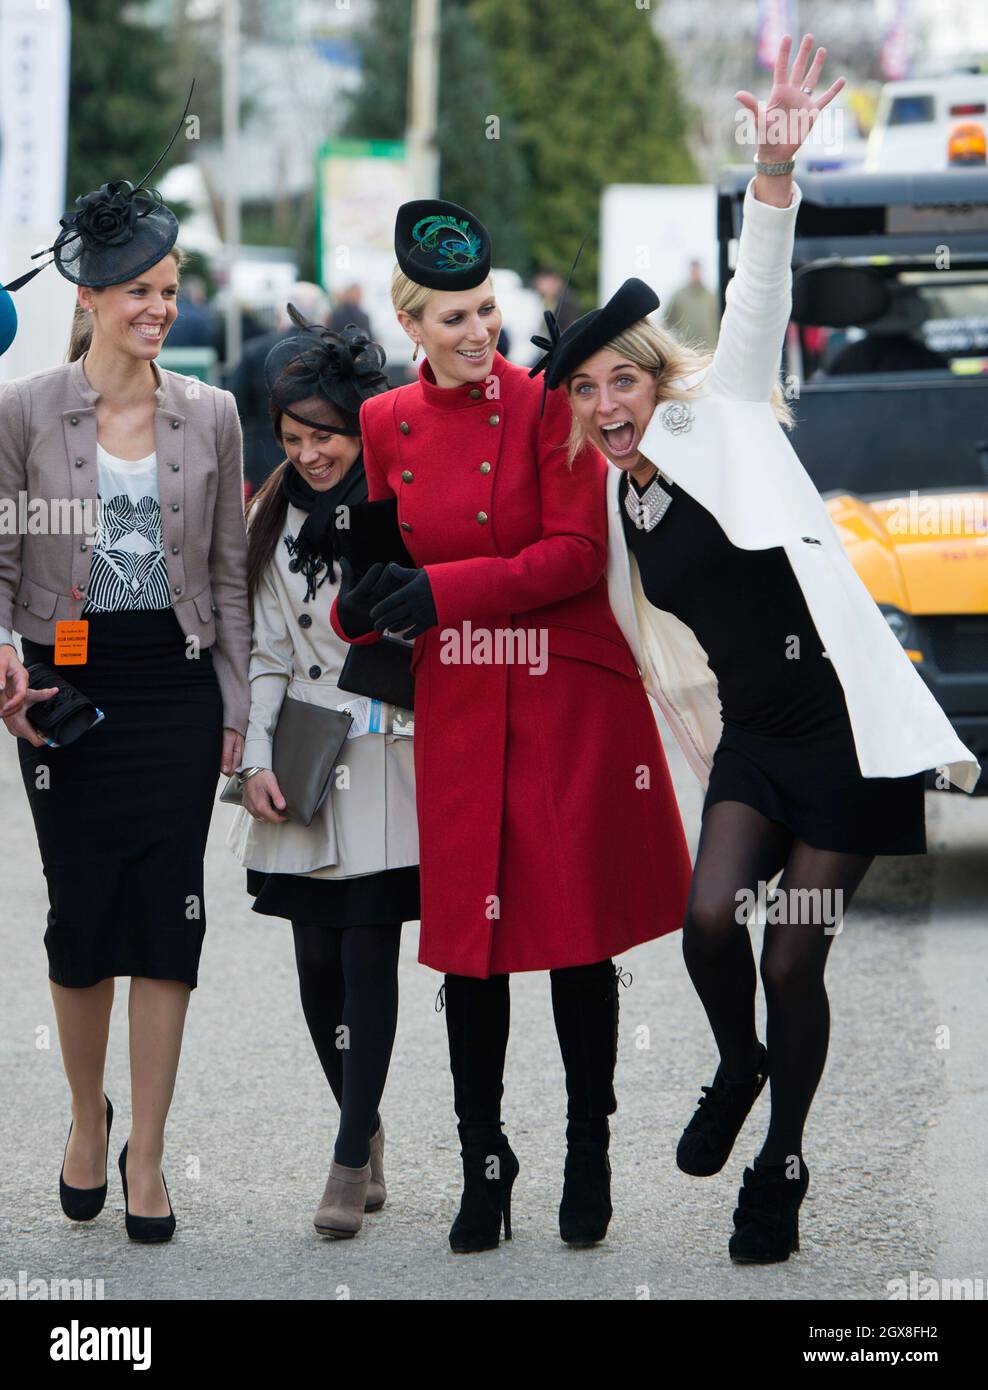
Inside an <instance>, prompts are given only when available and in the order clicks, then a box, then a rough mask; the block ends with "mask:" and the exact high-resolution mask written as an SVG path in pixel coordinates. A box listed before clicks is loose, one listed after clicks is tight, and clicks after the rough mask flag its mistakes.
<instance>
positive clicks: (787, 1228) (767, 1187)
mask: <svg viewBox="0 0 988 1390" xmlns="http://www.w3.org/2000/svg"><path fill="white" fill-rule="evenodd" d="M788 1168H789V1165H788V1164H786V1163H780V1164H777V1165H771V1166H769V1165H765V1164H761V1163H759V1162H758V1160H757V1159H756V1160H755V1165H754V1167H753V1168H746V1169H745V1170H744V1180H743V1182H742V1186H741V1190H740V1191H739V1192H738V1205H737V1208H736V1210H735V1212H734V1234H733V1235H732V1236H731V1239H730V1241H729V1242H728V1246H727V1248H728V1252H729V1254H730V1256H731V1259H732V1260H734V1262H735V1263H736V1264H759V1265H767V1264H778V1263H780V1262H781V1261H783V1260H788V1258H789V1256H790V1255H792V1254H795V1253H796V1252H797V1251H798V1250H799V1208H800V1206H801V1205H802V1202H803V1198H804V1197H805V1196H806V1189H807V1188H808V1187H809V1185H810V1175H809V1171H808V1170H807V1167H806V1164H805V1163H804V1162H803V1160H802V1158H800V1160H799V1176H798V1177H792V1178H790V1177H787V1171H788Z"/></svg>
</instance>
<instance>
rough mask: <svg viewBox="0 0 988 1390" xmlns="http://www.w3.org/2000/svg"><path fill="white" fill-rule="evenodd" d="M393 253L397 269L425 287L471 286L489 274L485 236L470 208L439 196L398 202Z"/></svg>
mask: <svg viewBox="0 0 988 1390" xmlns="http://www.w3.org/2000/svg"><path fill="white" fill-rule="evenodd" d="M395 258H396V259H397V261H398V266H399V268H400V270H401V271H402V273H403V274H405V275H407V277H408V278H409V280H413V281H414V282H415V284H416V285H425V286H426V288H428V289H430V290H472V289H474V288H475V286H477V285H482V284H483V282H484V281H485V280H486V279H487V277H488V275H490V273H491V239H490V236H489V235H488V232H487V228H486V227H485V226H484V224H483V222H481V221H480V219H479V218H477V217H474V215H473V213H472V212H468V211H467V210H466V208H461V207H460V206H459V205H458V204H457V203H449V202H447V201H446V200H445V199H443V198H416V199H414V200H413V201H412V202H410V203H402V205H401V207H400V208H399V209H398V213H397V215H396V217H395Z"/></svg>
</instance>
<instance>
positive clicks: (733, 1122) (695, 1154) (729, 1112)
mask: <svg viewBox="0 0 988 1390" xmlns="http://www.w3.org/2000/svg"><path fill="white" fill-rule="evenodd" d="M759 1047H760V1048H761V1051H760V1054H759V1060H758V1063H757V1065H756V1069H755V1071H754V1072H753V1074H752V1075H751V1076H750V1077H749V1078H748V1079H747V1080H745V1081H727V1080H725V1078H724V1076H723V1074H722V1069H721V1068H720V1067H718V1068H717V1074H716V1075H715V1076H714V1084H713V1085H712V1086H701V1087H700V1090H701V1091H702V1092H703V1094H702V1096H701V1097H700V1104H699V1105H698V1106H697V1109H696V1113H695V1114H694V1116H693V1118H692V1120H690V1122H689V1124H688V1125H687V1126H686V1128H685V1129H684V1130H683V1133H682V1136H681V1137H680V1140H679V1146H678V1147H677V1149H676V1164H677V1166H678V1167H679V1168H681V1169H682V1171H683V1172H684V1173H689V1174H690V1176H691V1177H694V1178H709V1177H712V1176H713V1175H714V1173H719V1172H720V1170H721V1169H722V1168H723V1166H724V1164H725V1163H726V1162H727V1160H728V1158H729V1157H730V1155H731V1150H732V1149H733V1148H734V1144H735V1142H736V1140H737V1137H738V1135H739V1134H740V1133H741V1127H742V1125H743V1124H744V1122H745V1120H746V1119H747V1118H748V1112H749V1111H750V1109H751V1107H752V1106H753V1105H754V1103H755V1101H756V1100H757V1099H758V1097H759V1096H760V1095H761V1092H762V1088H763V1087H764V1085H765V1082H766V1081H767V1080H768V1053H767V1052H766V1050H765V1048H764V1046H763V1045H762V1044H759Z"/></svg>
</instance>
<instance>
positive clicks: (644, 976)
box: [0, 735, 988, 1299]
mask: <svg viewBox="0 0 988 1390" xmlns="http://www.w3.org/2000/svg"><path fill="white" fill-rule="evenodd" d="M670 761H671V763H672V765H673V770H674V775H675V778H676V782H677V787H678V788H679V789H680V791H681V794H682V798H683V805H684V813H685V815H686V817H687V822H688V825H689V826H690V829H691V831H692V832H693V836H694V838H695V830H696V821H697V812H698V807H699V797H698V794H697V789H696V787H695V785H694V784H693V779H692V777H691V774H690V773H689V772H688V771H687V770H686V769H685V767H684V766H683V764H682V763H681V761H680V759H679V756H678V750H676V749H672V750H670ZM99 794H100V792H99V787H98V786H94V788H93V796H94V797H97V796H99ZM0 805H2V806H3V808H4V815H3V845H4V849H3V862H2V887H3V895H2V920H0V953H2V960H3V963H4V969H3V980H2V985H0V990H2V996H0V997H2V1001H3V1007H2V1029H0V1048H2V1062H3V1064H2V1068H0V1109H2V1113H3V1116H4V1124H3V1126H2V1129H0V1202H2V1210H3V1220H2V1228H0V1279H17V1277H18V1273H19V1271H22V1270H23V1271H24V1272H25V1277H26V1278H28V1279H31V1278H42V1279H54V1278H70V1279H86V1278H88V1279H94V1280H95V1279H102V1280H103V1281H104V1285H103V1286H104V1293H105V1296H106V1297H107V1298H121V1299H128V1298H144V1297H150V1298H162V1299H165V1298H238V1299H243V1298H246V1299H271V1298H327V1299H331V1298H340V1297H346V1296H349V1297H352V1298H406V1297H408V1298H464V1299H483V1298H492V1297H506V1298H516V1299H527V1298H574V1297H577V1298H584V1297H586V1298H617V1299H628V1298H642V1297H651V1298H685V1297H701V1298H768V1299H779V1298H838V1299H856V1298H880V1299H881V1298H886V1297H887V1296H888V1285H889V1281H891V1280H894V1279H897V1278H903V1279H907V1280H908V1278H909V1274H910V1271H916V1272H917V1275H918V1276H919V1277H928V1276H931V1275H932V1276H934V1277H945V1278H965V1277H967V1278H975V1277H981V1278H985V1276H986V1275H988V1269H986V1267H985V1266H986V1263H988V1257H986V1252H988V1229H986V1228H988V1219H986V1211H988V1199H986V1192H985V1181H984V1166H983V1152H984V1147H985V1141H986V1139H988V1132H986V1130H988V1125H986V1118H985V1117H986V1109H985V1084H986V1083H985V1078H986V1075H988V1068H986V1066H985V1036H986V1030H985V997H986V995H985V982H986V975H988V917H986V904H988V852H986V847H988V799H985V800H980V801H972V800H970V799H968V798H962V797H960V796H956V797H955V796H951V797H947V796H942V795H941V796H930V797H928V800H927V808H928V817H929V830H930V844H931V848H932V851H933V852H932V853H931V854H930V855H929V856H928V857H927V858H926V859H922V860H918V859H885V860H881V861H879V865H878V866H877V867H876V868H874V869H873V870H872V872H871V874H870V875H869V877H868V879H867V880H866V882H865V884H864V885H863V887H862V889H861V892H860V895H859V899H858V901H857V903H856V905H855V907H854V908H853V909H852V911H851V914H850V915H849V917H848V920H847V922H846V924H845V930H844V933H843V935H842V936H841V937H840V938H839V939H838V941H837V942H836V943H835V946H834V949H833V951H832V953H831V963H830V967H829V981H830V987H831V990H830V992H831V999H832V1010H833V1019H834V1036H833V1040H832V1044H831V1052H830V1058H829V1061H828V1066H827V1071H826V1073H825V1076H824V1080H823V1083H822V1087H821V1090H820V1092H819V1093H818V1097H817V1102H816V1105H815V1107H814V1111H813V1114H812V1116H811V1120H810V1125H809V1129H808V1133H807V1144H806V1150H805V1152H806V1157H807V1162H808V1165H809V1168H810V1174H811V1186H810V1191H809V1195H808V1197H807V1200H806V1204H805V1206H804V1209H803V1219H802V1221H801V1223H800V1227H801V1229H800V1235H801V1241H802V1251H801V1253H800V1255H799V1256H797V1257H794V1258H793V1259H792V1260H790V1261H789V1263H788V1264H786V1265H782V1266H776V1267H772V1268H768V1269H750V1268H748V1269H743V1268H742V1269H736V1268H734V1267H733V1266H732V1265H731V1263H730V1261H729V1260H728V1258H727V1253H726V1245H727V1237H728V1234H729V1232H730V1229H731V1211H732V1209H733V1206H734V1202H735V1198H736V1193H737V1186H738V1183H739V1181H740V1177H741V1171H742V1169H743V1167H744V1165H745V1163H747V1162H750V1160H751V1157H752V1155H753V1154H754V1153H755V1152H756V1150H757V1146H758V1143H759V1141H760V1137H761V1133H762V1131H763V1128H764V1126H765V1124H766V1121H767V1104H766V1102H767V1094H766V1096H763V1098H762V1099H761V1100H760V1101H759V1102H758V1106H757V1107H756V1109H755V1111H754V1112H753V1114H752V1116H751V1118H750V1119H749V1121H748V1125H747V1127H746V1129H745V1131H744V1132H743V1133H742V1136H741V1138H740V1140H739V1142H738V1146H737V1148H736V1150H735V1154H734V1156H733V1157H732V1159H731V1160H730V1162H729V1163H728V1165H727V1168H726V1169H725V1171H724V1172H723V1173H721V1174H720V1175H718V1176H717V1177H715V1178H711V1179H707V1180H702V1179H693V1178H688V1177H686V1176H684V1175H683V1174H681V1173H680V1172H679V1171H678V1169H677V1168H676V1166H675V1162H674V1152H675V1145H676V1141H677V1138H678V1135H679V1133H680V1131H681V1129H682V1127H683V1124H684V1123H685V1121H686V1120H687V1119H688V1118H689V1116H690V1114H691V1113H692V1111H693V1107H694V1105H695V1102H696V1098H697V1096H698V1094H699V1091H698V1087H699V1086H700V1084H701V1083H703V1082H708V1081H709V1079H710V1075H711V1073H712V1070H713V1064H714V1054H713V1050H712V1044H711V1039H710V1037H709V1033H708V1030H707V1027H706V1023H705V1019H704V1017H703V1014H702V1011H701V1009H700V1005H699V1003H698V1001H697V999H696V997H695V995H694V993H693V990H692V988H691V986H690V983H689V980H688V978H687V975H686V972H685V969H684V966H683V962H682V957H681V954H680V941H679V936H678V933H677V934H675V935H674V936H673V937H671V938H666V939H664V940H662V941H659V942H656V943H653V944H650V945H648V946H645V947H641V948H639V949H638V950H636V951H633V952H630V953H629V954H628V955H627V956H626V957H625V958H624V963H625V965H626V966H627V968H629V969H630V970H631V971H632V973H633V976H634V981H633V984H632V985H631V987H630V988H629V989H627V990H624V991H622V996H621V1052H620V1062H619V1070H618V1080H617V1086H618V1095H619V1100H620V1109H619V1111H618V1114H617V1115H616V1116H615V1119H614V1121H613V1135H614V1138H613V1144H612V1161H613V1170H614V1179H613V1195H614V1204H615V1217H614V1220H613V1222H612V1225H611V1232H610V1235H609V1237H608V1239H607V1241H606V1243H605V1244H604V1245H602V1246H599V1247H597V1248H596V1249H594V1250H590V1251H573V1250H569V1249H567V1248H566V1247H565V1246H563V1245H562V1244H561V1242H560V1240H559V1235H558V1229H557V1226H556V1208H557V1205H558V1200H559V1191H560V1185H561V1172H562V1161H563V1150H564V1125H565V1121H564V1089H563V1076H562V1069H561V1065H560V1061H559V1056H558V1052H557V1048H556V1042H555V1035H554V1032H553V1028H552V1021H551V1011H550V1006H549V997H548V981H547V978H546V977H545V976H531V977H529V976H519V977H516V978H515V980H514V981H513V984H512V1039H511V1047H510V1050H509V1055H508V1069H507V1077H506V1088H507V1097H506V1108H505V1116H506V1120H507V1131H508V1133H509V1135H510V1138H511V1141H512V1144H513V1145H514V1147H515V1149H516V1151H517V1152H518V1154H519V1157H520V1160H521V1175H520V1177H519V1179H518V1181H517V1183H516V1185H515V1194H514V1213H513V1214H514V1229H515V1238H514V1240H513V1241H512V1242H511V1244H510V1245H508V1244H503V1245H502V1246H501V1248H500V1249H499V1250H498V1251H497V1252H496V1253H493V1252H492V1253H490V1254H485V1255H479V1256H473V1257H457V1256H454V1255H452V1254H451V1253H450V1251H449V1249H448V1246H447V1243H446V1233H447V1230H448V1227H449V1223H450V1221H451V1219H452V1216H453V1214H454V1212H455V1208H456V1201H457V1197H458V1193H459V1159H458V1152H457V1143H456V1134H455V1128H454V1124H453V1114H452V1091H451V1084H450V1080H449V1074H448V1066H447V1056H446V1039H445V1023H444V1020H443V1017H442V1015H441V1014H438V1013H436V1012H435V1009H434V998H435V994H436V989H437V987H438V984H439V977H438V976H436V975H434V974H433V973H432V972H430V971H428V970H426V969H424V968H423V967H421V966H419V965H418V964H417V963H416V960H415V952H416V937H417V932H416V929H415V928H414V927H407V928H406V933H405V941H404V947H403V952H402V962H401V989H402V1003H401V1018H400V1023H399V1031H398V1039H397V1045H396V1050H395V1058H394V1064H393V1067H392V1072H391V1077H390V1081H389V1084H388V1090H387V1094H386V1096H385V1102H384V1105H383V1107H382V1110H383V1114H384V1116H385V1120H386V1125H387V1129H388V1135H389V1148H388V1155H387V1160H388V1183H389V1187H390V1199H389V1202H388V1205H387V1207H386V1208H385V1209H384V1211H383V1212H381V1213H380V1214H378V1215H375V1216H371V1217H368V1219H367V1221H366V1222H365V1226H364V1231H363V1233H362V1235H361V1236H360V1238H359V1239H358V1240H355V1241H352V1242H346V1243H337V1242H329V1241H322V1240H321V1239H320V1238H319V1237H317V1236H316V1235H315V1234H314V1232H313V1230H312V1227H311V1225H310V1219H311V1213H312V1210H313V1209H314V1207H315V1206H316V1204H317V1201H318V1198H319V1196H320V1194H321V1192H322V1187H323V1182H324V1180H325V1174H326V1168H327V1166H328V1162H329V1154H330V1148H331V1139H332V1135H333V1132H334V1129H335V1121H334V1116H333V1113H332V1101H331V1099H329V1098H328V1092H327V1090H326V1087H325V1085H324V1082H323V1079H322V1074H321V1072H320V1071H319V1068H318V1065H317V1063H316V1059H315V1055H314V1053H313V1052H312V1050H311V1046H310V1043H309V1040H308V1036H307V1034H306V1032H305V1028H304V1024H303V1021H302V1017H301V1012H300V1008H299V1004H298V1000H297V995H296V982H295V973H294V960H293V956H292V950H291V941H290V928H289V927H288V925H287V923H282V922H280V921H277V920H274V919H265V918H262V917H259V916H258V915H257V914H256V913H252V912H250V910H249V902H250V900H249V899H248V898H247V897H246V895H245V894H244V892H243V889H242V876H241V871H240V870H239V868H238V866H237V865H236V863H235V861H234V860H233V859H232V857H231V856H230V855H229V853H228V851H227V850H226V849H225V846H224V844H223V839H224V835H225V833H226V826H227V823H228V816H229V815H230V814H232V812H231V811H230V808H228V807H224V806H219V805H218V806H217V808H216V815H215V817H214V821H213V829H212V832H211V837H210V845H209V852H208V857H207V877H206V895H207V898H206V901H207V911H208V930H207V936H206V946H205V950H204V955H203V963H202V970H201V976H200V981H201V983H200V988H199V989H198V991H197V992H196V994H195V995H194V998H193V1004H192V1008H191V1011H190V1016H189V1025H188V1030H187V1034H186V1042H185V1050H184V1054H183V1060H182V1066H181V1071H180V1074H179V1083H178V1093H177V1097H176V1102H175V1106H174V1109H173V1111H172V1118H171V1122H170V1129H169V1143H168V1151H167V1154H166V1163H165V1171H166V1175H167V1177H168V1181H169V1187H170V1189H171V1193H172V1197H173V1201H174V1205H175V1209H176V1213H177V1216H178V1220H179V1233H178V1235H177V1236H176V1238H175V1240H174V1241H173V1242H172V1243H171V1244H170V1245H167V1246H163V1247H153V1248H142V1247H139V1246H135V1245H132V1244H130V1243H129V1242H128V1241H127V1240H126V1238H125V1236H124V1231H123V1198H122V1194H121V1191H120V1184H119V1180H118V1179H117V1178H116V1174H115V1173H114V1172H113V1171H112V1170H111V1181H110V1196H109V1198H108V1201H107V1206H106V1208H105V1210H104V1212H103V1214H102V1215H101V1217H100V1218H99V1219H98V1220H97V1221H96V1222H95V1223H93V1224H92V1225H90V1226H75V1225H72V1224H70V1223H69V1222H68V1221H66V1220H65V1218H64V1217H63V1216H62V1214H61V1212H60V1210H59V1207H58V1195H57V1178H58V1169H59V1164H60V1162H61V1156H62V1149H63V1146H64V1142H65V1134H66V1131H67V1126H68V1114H69V1110H68V1099H67V1089H66V1085H65V1081H64V1077H63V1073H62V1067H61V1062H60V1058H59V1055H58V1042H57V1035H56V1034H55V1029H54V1017H53V1012H52V1007H51V1001H50V997H49V994H48V988H47V981H46V969H45V954H44V948H43V944H42V936H43V932H44V915H45V910H46V907H47V900H46V898H45V893H44V880H43V878H42V875H41V869H40V860H39V857H38V852H37V847H36V844H35V841H34V837H33V830H32V827H31V822H30V817H29V813H28V809H27V803H26V799H25V797H24V792H23V788H22V786H21V783H20V777H19V773H18V770H17V763H16V750H15V746H14V743H13V740H10V739H8V738H7V737H6V736H5V735H0ZM756 934H757V929H756ZM125 992H126V984H125V983H123V982H122V983H121V985H120V986H119V995H118V1006H117V1010H116V1014H115V1018H114V1024H113V1029H112V1034H111V1041H110V1059H109V1066H108V1074H107V1089H108V1092H109V1094H110V1096H111V1097H112V1098H113V1101H114V1106H115V1108H116V1110H117V1115H118V1120H117V1124H116V1125H115V1126H114V1140H115V1141H116V1142H117V1144H119V1143H121V1142H122V1140H123V1137H124V1135H125V1134H126V1125H127V1121H128V1118H129V1105H128V1075H127V1039H126V1012H125V1008H124V1003H125V1000H124V997H123V996H124V994H125ZM944 1025H946V1027H948V1028H949V1043H950V1046H949V1048H942V1047H938V1046H937V1038H938V1031H937V1030H938V1029H942V1027H943V1026H944ZM48 1030H50V1034H51V1045H50V1046H48V1047H46V1046H44V1042H45V1035H46V1033H47V1032H48ZM939 1036H940V1037H941V1038H942V1037H944V1036H945V1035H943V1034H940V1035H939ZM115 1152H116V1145H115V1148H114V1153H115Z"/></svg>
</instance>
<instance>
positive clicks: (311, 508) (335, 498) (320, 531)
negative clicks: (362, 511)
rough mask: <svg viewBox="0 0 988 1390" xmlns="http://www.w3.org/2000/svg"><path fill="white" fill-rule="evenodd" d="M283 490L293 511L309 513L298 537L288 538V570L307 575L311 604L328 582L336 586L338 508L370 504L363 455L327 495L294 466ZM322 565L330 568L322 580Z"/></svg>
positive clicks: (284, 479)
mask: <svg viewBox="0 0 988 1390" xmlns="http://www.w3.org/2000/svg"><path fill="white" fill-rule="evenodd" d="M281 490H282V492H283V493H284V494H285V496H286V497H287V498H288V500H289V502H290V503H291V504H292V506H293V507H299V508H300V509H301V510H302V511H303V512H308V513H309V515H308V517H307V518H306V521H305V524H304V525H303V527H302V529H301V531H299V533H298V535H297V536H286V537H285V545H286V546H287V547H288V553H289V554H290V555H291V556H292V559H291V562H290V563H289V566H288V567H289V569H291V570H293V571H294V572H296V573H297V572H298V571H299V570H301V571H302V573H303V574H304V575H305V579H306V587H305V600H304V601H305V602H306V603H308V601H309V599H310V598H315V596H316V590H317V589H318V588H319V587H320V585H322V584H324V583H325V581H326V579H327V578H328V579H329V580H330V581H331V582H332V583H334V584H335V583H336V570H335V569H334V568H333V560H334V559H337V560H338V559H339V556H340V546H339V536H338V534H337V530H336V511H337V508H338V507H343V506H354V505H355V504H356V503H358V502H366V501H367V478H366V477H365V475H364V457H363V454H362V453H360V454H358V455H357V457H356V459H355V460H354V462H353V464H352V465H351V466H350V467H349V468H348V469H347V471H346V473H344V475H343V477H342V478H341V479H340V481H339V482H338V483H337V484H336V486H335V487H331V488H330V489H329V491H328V492H317V491H316V489H315V488H314V487H310V486H309V484H308V483H307V482H306V481H305V479H304V478H303V477H302V474H301V473H300V472H299V471H298V469H297V468H296V467H295V465H294V464H293V463H289V464H288V466H287V467H286V469H285V471H284V473H283V474H282V478H281ZM323 565H326V566H327V569H326V573H325V574H323V575H322V576H321V577H319V571H320V570H321V569H322V568H323Z"/></svg>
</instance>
